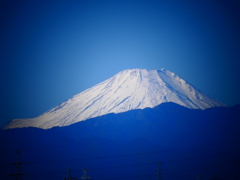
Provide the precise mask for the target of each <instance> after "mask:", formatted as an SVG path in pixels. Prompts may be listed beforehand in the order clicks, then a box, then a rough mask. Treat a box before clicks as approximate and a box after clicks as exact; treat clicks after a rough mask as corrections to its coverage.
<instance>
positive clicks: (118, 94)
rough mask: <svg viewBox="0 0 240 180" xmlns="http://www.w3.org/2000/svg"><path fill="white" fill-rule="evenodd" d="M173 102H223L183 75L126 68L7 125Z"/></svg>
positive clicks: (201, 105)
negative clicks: (42, 109)
mask: <svg viewBox="0 0 240 180" xmlns="http://www.w3.org/2000/svg"><path fill="white" fill-rule="evenodd" d="M164 102H174V103H177V104H179V105H182V106H185V107H187V108H190V109H206V108H211V107H217V106H224V104H222V103H221V102H218V101H216V100H214V99H212V98H210V97H209V96H207V95H206V94H204V93H203V92H201V91H199V90H197V89H196V88H195V87H193V86H192V85H190V84H189V83H187V82H186V81H185V80H183V79H181V78H180V77H179V76H177V75H176V74H174V73H172V72H170V71H167V70H165V69H161V70H145V69H131V70H124V71H121V72H119V73H118V74H116V75H115V76H113V77H111V78H109V79H107V80H106V81H104V82H102V83H100V84H97V85H96V86H93V87H92V88H89V89H87V90H85V91H83V92H81V93H79V94H77V95H75V96H73V97H72V98H70V99H69V100H67V101H65V102H63V103H62V104H60V105H59V106H57V107H54V108H53V109H51V110H49V111H47V112H45V113H44V114H42V115H40V116H38V117H36V118H32V119H15V120H13V121H12V122H11V123H10V124H9V125H8V126H7V127H6V128H19V127H38V128H43V129H49V128H52V127H54V126H60V127H62V126H68V125H71V124H73V123H76V122H79V121H83V120H86V119H90V118H93V117H97V116H102V115H104V114H109V113H121V112H126V111H129V110H132V109H144V108H146V107H151V108H152V107H155V106H157V105H159V104H161V103H164Z"/></svg>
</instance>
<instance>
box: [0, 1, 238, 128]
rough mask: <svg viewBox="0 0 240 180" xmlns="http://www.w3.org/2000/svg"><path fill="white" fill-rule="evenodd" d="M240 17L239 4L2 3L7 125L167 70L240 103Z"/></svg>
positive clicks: (0, 53) (0, 54) (3, 99)
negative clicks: (108, 83) (107, 84)
mask: <svg viewBox="0 0 240 180" xmlns="http://www.w3.org/2000/svg"><path fill="white" fill-rule="evenodd" d="M239 12H240V5H239V2H238V1H233V0H232V1H231V0H230V1H229V0H226V1H214V0H203V1H192V0H189V1H188V0H181V1H177V0H165V1H161V0H159V1H152V0H146V1H142V0H136V1H133V0H126V1H125V0H119V1H116V0H110V1H103V0H99V1H92V0H75V1H73V0H68V1H64V0H58V1H51V0H50V1H47V0H42V1H35V0H23V1H16V0H6V1H1V3H0V15H1V21H0V23H1V28H0V60H1V64H0V65H1V66H0V67H1V69H0V73H1V91H0V93H1V106H0V108H1V117H0V118H1V120H0V125H1V124H4V123H6V122H7V121H10V120H11V119H14V118H32V117H36V116H38V115H40V114H42V113H43V112H45V111H47V110H49V109H50V108H53V107H54V106H56V105H58V104H60V103H62V102H63V101H65V100H67V99H68V98H70V97H72V96H73V95H75V94H77V93H80V92H81V91H84V90H86V89H87V88H90V87H92V86H93V85H96V84H97V83H100V82H102V81H104V80H106V79H108V78H110V77H111V76H113V75H115V74H116V73H118V72H119V71H121V70H124V69H130V68H144V69H161V68H165V69H168V70H170V71H172V72H175V73H176V74H177V75H179V76H180V77H182V78H183V79H185V80H187V81H188V82H190V83H191V84H193V85H194V86H196V87H197V88H198V89H200V90H202V91H204V92H205V93H207V94H208V95H210V96H212V97H214V98H216V99H218V100H219V101H221V102H223V103H225V104H227V105H229V106H232V105H234V104H237V103H240V96H239V92H240V85H239V83H240V72H239V70H240V13H239Z"/></svg>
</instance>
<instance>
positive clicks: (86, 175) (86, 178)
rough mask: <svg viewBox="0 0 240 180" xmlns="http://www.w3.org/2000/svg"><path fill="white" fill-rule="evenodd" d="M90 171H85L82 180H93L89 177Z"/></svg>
mask: <svg viewBox="0 0 240 180" xmlns="http://www.w3.org/2000/svg"><path fill="white" fill-rule="evenodd" d="M88 171H89V169H83V176H82V177H81V178H80V179H84V180H88V179H92V178H91V177H90V176H88Z"/></svg>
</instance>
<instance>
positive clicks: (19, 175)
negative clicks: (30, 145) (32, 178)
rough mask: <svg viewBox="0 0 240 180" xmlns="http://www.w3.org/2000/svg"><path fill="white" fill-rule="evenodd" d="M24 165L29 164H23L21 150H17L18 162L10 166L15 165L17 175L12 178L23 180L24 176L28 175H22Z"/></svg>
mask: <svg viewBox="0 0 240 180" xmlns="http://www.w3.org/2000/svg"><path fill="white" fill-rule="evenodd" d="M22 164H27V163H24V162H21V153H20V151H19V150H17V151H16V162H15V163H11V164H10V165H15V173H14V174H11V175H10V176H15V179H16V180H18V179H21V176H22V175H27V174H22V172H21V165H22Z"/></svg>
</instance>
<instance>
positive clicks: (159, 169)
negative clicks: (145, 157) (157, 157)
mask: <svg viewBox="0 0 240 180" xmlns="http://www.w3.org/2000/svg"><path fill="white" fill-rule="evenodd" d="M161 165H162V163H161V162H158V168H157V170H158V172H157V175H158V180H161V174H162V173H161Z"/></svg>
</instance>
